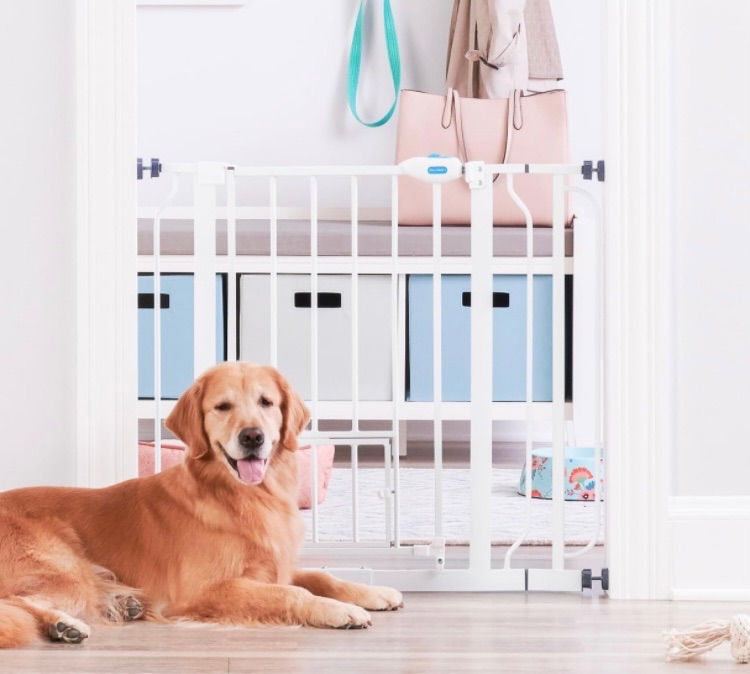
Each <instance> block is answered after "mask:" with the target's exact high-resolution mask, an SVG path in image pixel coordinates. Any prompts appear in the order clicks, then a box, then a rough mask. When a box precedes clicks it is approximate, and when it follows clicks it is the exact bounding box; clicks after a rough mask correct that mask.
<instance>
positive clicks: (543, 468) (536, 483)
mask: <svg viewBox="0 0 750 674" xmlns="http://www.w3.org/2000/svg"><path fill="white" fill-rule="evenodd" d="M600 460H601V466H600V469H599V482H600V484H601V488H602V499H604V457H603V456H602V457H601V459H600ZM594 472H595V471H594V448H593V447H566V448H565V500H566V501H593V500H595V499H596V498H597V494H596V480H595V479H594ZM518 493H519V494H523V495H526V466H524V468H523V470H522V471H521V480H520V483H519V485H518ZM531 496H532V498H545V499H551V498H552V448H551V447H545V448H543V449H535V450H534V452H533V454H532V464H531Z"/></svg>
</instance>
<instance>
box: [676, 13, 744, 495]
mask: <svg viewBox="0 0 750 674" xmlns="http://www.w3.org/2000/svg"><path fill="white" fill-rule="evenodd" d="M672 5H673V16H674V30H673V72H674V88H673V96H672V101H673V113H674V122H675V123H674V130H673V141H672V144H673V166H674V173H673V228H674V233H675V270H674V271H675V284H676V294H675V328H676V329H675V336H676V337H675V342H676V343H675V367H676V407H675V427H676V438H675V441H676V442H675V447H676V456H675V468H676V472H675V483H674V488H673V493H675V494H677V495H680V496H687V495H692V496H708V495H711V496H719V495H722V496H730V495H750V481H749V477H748V476H750V449H749V448H748V447H749V446H748V435H749V433H748V428H749V427H748V413H749V411H750V264H748V254H749V253H750V41H748V29H749V28H750V3H746V2H742V1H740V0H720V1H718V2H715V3H713V4H712V5H711V12H710V13H707V12H705V6H704V3H699V2H697V1H691V2H673V3H672Z"/></svg>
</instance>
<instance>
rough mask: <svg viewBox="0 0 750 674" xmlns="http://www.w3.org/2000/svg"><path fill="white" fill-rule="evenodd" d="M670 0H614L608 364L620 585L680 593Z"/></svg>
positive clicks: (612, 511)
mask: <svg viewBox="0 0 750 674" xmlns="http://www.w3.org/2000/svg"><path fill="white" fill-rule="evenodd" d="M670 14H671V4H670V2H669V0H607V4H606V12H605V25H606V28H605V30H606V45H607V47H606V57H607V61H606V62H607V67H606V70H605V82H604V90H605V110H606V112H605V114H606V117H607V124H606V129H607V131H606V141H605V142H606V160H607V181H606V192H607V199H606V208H607V213H606V223H605V231H606V234H605V242H606V243H605V246H606V252H605V283H606V288H605V297H606V300H605V305H606V306H605V372H606V384H605V388H606V426H607V429H606V440H605V447H606V449H607V546H608V547H607V555H608V564H609V566H610V567H611V569H612V574H611V577H610V585H611V590H610V594H611V596H612V597H615V598H624V599H637V598H641V599H655V598H667V597H669V594H670V584H671V579H670V544H669V535H668V534H669V523H668V503H669V490H670V480H669V474H670V454H671V452H672V446H673V438H674V433H673V422H672V409H673V405H672V401H673V398H674V396H673V390H672V382H673V377H674V361H673V356H672V351H673V349H672V344H673V335H672V325H673V313H672V306H673V304H674V303H673V301H672V293H673V288H672V253H671V251H672V232H671V223H670V213H669V210H670V198H671V193H670V184H669V175H670V166H669V158H670V156H671V155H670V151H669V150H670V148H669V142H670V141H669V138H670V110H669V100H670V95H669V94H670V92H669V87H670V72H669V61H670V39H669V38H670Z"/></svg>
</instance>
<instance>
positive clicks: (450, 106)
mask: <svg viewBox="0 0 750 674" xmlns="http://www.w3.org/2000/svg"><path fill="white" fill-rule="evenodd" d="M521 96H522V92H521V91H520V90H519V89H516V90H514V91H513V95H512V97H511V98H510V99H509V100H508V119H507V120H506V124H507V132H506V135H505V149H504V150H503V156H502V157H500V161H499V162H498V163H499V164H507V163H508V157H509V156H510V146H511V143H512V142H513V129H516V130H518V131H520V129H521V127H522V126H523V116H522V109H521ZM454 120H455V123H456V140H457V142H458V154H459V159H461V161H462V162H464V163H465V162H467V161H471V160H470V159H469V153H468V150H467V149H466V140H465V138H464V123H463V119H462V118H461V97H460V96H459V95H458V91H456V90H455V89H453V88H452V87H449V88H448V93H447V94H446V96H445V107H444V108H443V118H442V120H441V124H442V126H443V128H444V129H447V128H449V127H450V125H451V124H452V123H453V122H454ZM498 177H499V174H498V175H496V176H495V178H494V180H497V179H498ZM493 182H494V181H493Z"/></svg>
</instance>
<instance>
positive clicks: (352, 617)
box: [308, 597, 372, 630]
mask: <svg viewBox="0 0 750 674" xmlns="http://www.w3.org/2000/svg"><path fill="white" fill-rule="evenodd" d="M308 624H309V625H311V626H312V627H335V628H337V629H344V630H348V629H367V628H368V627H370V626H371V625H372V621H371V620H370V614H369V613H367V611H365V610H364V609H361V608H360V607H359V606H355V605H354V604H345V603H344V602H341V601H336V600H335V599H324V598H321V597H316V599H315V602H314V605H313V607H312V610H311V612H310V617H309V620H308Z"/></svg>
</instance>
